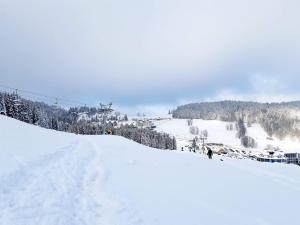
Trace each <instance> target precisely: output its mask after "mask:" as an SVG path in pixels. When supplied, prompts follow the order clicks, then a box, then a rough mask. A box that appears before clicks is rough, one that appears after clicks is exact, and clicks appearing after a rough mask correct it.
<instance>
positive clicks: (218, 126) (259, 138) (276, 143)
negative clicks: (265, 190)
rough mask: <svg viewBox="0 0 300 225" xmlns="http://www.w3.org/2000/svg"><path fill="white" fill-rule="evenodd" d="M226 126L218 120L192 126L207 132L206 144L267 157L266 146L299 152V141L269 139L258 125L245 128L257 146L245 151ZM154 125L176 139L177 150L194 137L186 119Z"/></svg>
mask: <svg viewBox="0 0 300 225" xmlns="http://www.w3.org/2000/svg"><path fill="white" fill-rule="evenodd" d="M227 124H228V123H227V122H224V121H220V120H201V119H194V120H193V126H195V127H198V128H199V130H200V131H202V130H207V132H208V138H207V140H206V141H205V142H206V143H221V144H225V145H228V146H231V147H233V148H238V149H244V150H245V151H251V152H252V153H253V154H256V155H258V154H260V153H262V154H265V155H267V154H268V152H267V151H265V150H264V149H265V148H266V147H267V146H268V145H271V146H273V147H278V148H279V149H280V152H300V148H299V145H300V141H299V139H297V138H295V137H293V138H291V137H286V138H284V139H279V138H276V137H273V138H269V135H268V134H267V133H266V131H265V130H264V129H263V128H262V127H261V125H260V124H258V123H253V124H252V125H251V127H247V131H246V135H249V136H251V137H253V138H254V140H255V142H256V144H257V145H256V147H255V148H249V149H245V148H243V146H242V145H241V141H240V139H238V138H237V136H236V133H237V131H236V129H233V130H226V125H227ZM155 125H156V127H157V128H156V130H157V131H160V132H166V133H169V134H170V135H174V136H175V137H176V140H177V147H178V149H181V147H185V146H186V145H191V143H190V141H191V140H192V139H193V138H194V137H195V135H193V134H191V133H190V130H189V128H190V127H189V126H188V124H187V120H186V119H163V120H160V121H157V122H155Z"/></svg>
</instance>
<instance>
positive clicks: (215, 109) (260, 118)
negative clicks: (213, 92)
mask: <svg viewBox="0 0 300 225" xmlns="http://www.w3.org/2000/svg"><path fill="white" fill-rule="evenodd" d="M172 115H173V118H181V119H204V120H221V121H226V122H237V121H238V120H239V119H242V120H244V121H245V122H247V123H248V124H249V125H251V124H252V123H259V124H260V125H261V126H262V127H263V129H264V130H265V131H266V132H267V133H268V135H269V136H276V137H278V138H280V139H283V138H285V137H286V136H288V135H289V136H295V137H298V138H299V137H300V129H299V124H300V101H294V102H283V103H258V102H243V101H220V102H202V103H192V104H187V105H182V106H179V107H177V109H175V110H174V111H173V112H172Z"/></svg>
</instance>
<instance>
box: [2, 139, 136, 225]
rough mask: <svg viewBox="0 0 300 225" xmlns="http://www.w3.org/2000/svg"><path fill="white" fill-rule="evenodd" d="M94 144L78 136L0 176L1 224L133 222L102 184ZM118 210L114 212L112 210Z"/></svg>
mask: <svg viewBox="0 0 300 225" xmlns="http://www.w3.org/2000/svg"><path fill="white" fill-rule="evenodd" d="M101 165H102V163H101V159H100V156H99V154H97V152H96V151H95V147H94V146H93V145H92V144H91V143H90V142H87V141H84V140H83V139H81V140H80V141H76V142H74V143H72V144H70V145H69V146H66V147H63V148H62V149H60V150H59V151H57V152H54V153H51V154H47V155H44V156H43V157H41V158H40V159H38V160H35V161H33V162H30V163H29V164H28V165H22V166H21V167H19V168H18V169H17V170H16V171H15V172H13V173H12V174H9V175H8V176H4V177H2V179H1V180H0V184H1V189H0V199H1V202H0V212H1V213H0V221H1V224H3V225H4V224H16V225H17V224H20V225H25V224H30V225H35V224H36V225H44V224H45V225H50V224H51V225H52V224H53V225H67V224H70V225H72V224H74V225H75V224H76V225H79V224H135V221H134V220H136V218H134V217H130V215H128V216H127V215H126V213H127V212H122V213H123V214H124V215H123V217H124V219H127V221H126V220H124V221H123V222H122V221H118V220H117V219H118V218H119V217H120V212H121V211H122V210H123V208H122V205H121V204H120V203H119V202H118V201H116V200H115V199H114V198H113V197H112V196H108V195H107V194H106V193H105V192H104V191H103V190H102V189H101V188H103V185H102V184H103V183H104V179H106V175H107V174H106V173H105V170H104V169H103V168H102V167H101ZM114 214H118V216H116V215H114Z"/></svg>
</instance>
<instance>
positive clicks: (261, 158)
mask: <svg viewBox="0 0 300 225" xmlns="http://www.w3.org/2000/svg"><path fill="white" fill-rule="evenodd" d="M256 159H257V161H259V162H270V163H287V159H286V158H279V157H266V156H256Z"/></svg>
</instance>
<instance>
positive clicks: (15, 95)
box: [13, 89, 21, 106]
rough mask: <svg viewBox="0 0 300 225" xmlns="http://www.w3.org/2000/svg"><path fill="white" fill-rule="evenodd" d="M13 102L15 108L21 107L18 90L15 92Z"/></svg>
mask: <svg viewBox="0 0 300 225" xmlns="http://www.w3.org/2000/svg"><path fill="white" fill-rule="evenodd" d="M13 102H14V105H15V106H20V105H21V100H20V97H19V95H18V89H16V90H15V93H14V99H13Z"/></svg>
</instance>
